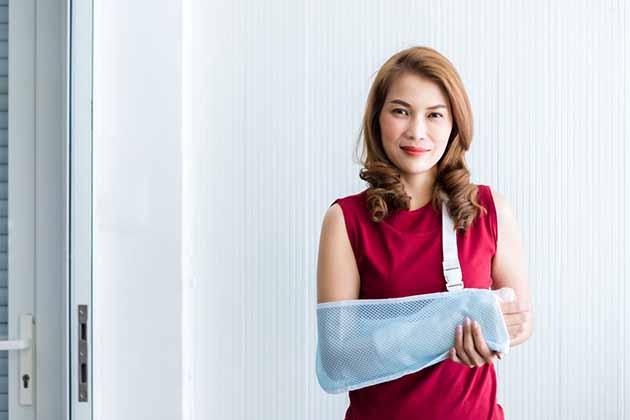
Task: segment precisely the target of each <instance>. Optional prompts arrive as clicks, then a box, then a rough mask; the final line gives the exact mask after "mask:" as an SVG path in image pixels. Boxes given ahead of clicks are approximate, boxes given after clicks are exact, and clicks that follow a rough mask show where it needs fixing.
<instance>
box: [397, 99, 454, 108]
mask: <svg viewBox="0 0 630 420" xmlns="http://www.w3.org/2000/svg"><path fill="white" fill-rule="evenodd" d="M389 103H394V104H400V105H404V106H406V107H408V108H413V107H412V106H411V105H410V104H408V103H407V102H405V101H403V100H402V99H392V100H391V101H389ZM438 108H444V109H447V108H446V105H443V104H437V105H433V106H428V107H427V108H426V109H438Z"/></svg>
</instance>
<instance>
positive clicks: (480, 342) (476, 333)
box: [472, 321, 493, 363]
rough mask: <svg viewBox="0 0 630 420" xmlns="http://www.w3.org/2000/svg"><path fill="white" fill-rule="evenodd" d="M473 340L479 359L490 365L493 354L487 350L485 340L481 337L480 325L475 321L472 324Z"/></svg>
mask: <svg viewBox="0 0 630 420" xmlns="http://www.w3.org/2000/svg"><path fill="white" fill-rule="evenodd" d="M472 331H473V338H474V340H475V348H476V349H477V353H478V354H479V355H480V356H481V358H482V359H483V360H484V361H485V362H486V363H492V360H493V352H492V350H490V349H489V348H488V345H487V344H486V339H485V338H484V337H483V331H482V328H481V325H479V323H478V322H477V321H475V322H474V323H473V329H472Z"/></svg>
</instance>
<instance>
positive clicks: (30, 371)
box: [0, 0, 68, 420]
mask: <svg viewBox="0 0 630 420" xmlns="http://www.w3.org/2000/svg"><path fill="white" fill-rule="evenodd" d="M64 4H65V2H64V1H63V0H48V1H45V2H37V1H35V0H15V1H9V0H0V336H1V337H0V420H4V419H11V420H36V419H42V420H43V419H63V418H66V414H67V401H68V397H67V375H68V349H67V348H66V347H65V343H66V342H67V338H65V337H66V332H65V328H66V326H67V319H68V317H67V312H66V311H65V310H66V309H67V307H68V306H67V299H66V297H67V290H68V289H67V287H66V278H67V277H66V274H65V272H66V270H65V262H66V260H67V251H66V242H67V241H66V240H65V238H66V235H67V223H66V222H65V219H66V217H65V214H66V211H65V209H66V208H67V198H66V194H65V192H66V191H67V188H66V185H67V179H66V178H65V170H64V168H65V165H66V162H67V159H65V158H64V156H65V153H66V148H65V144H66V143H65V140H66V139H65V135H64V131H65V119H66V117H65V116H66V115H67V112H65V110H64V102H65V101H64V88H63V85H64V81H65V79H64V63H65V57H64V56H65V53H64V34H65V33H66V31H65V24H64V21H65V16H64V10H65V9H64Z"/></svg>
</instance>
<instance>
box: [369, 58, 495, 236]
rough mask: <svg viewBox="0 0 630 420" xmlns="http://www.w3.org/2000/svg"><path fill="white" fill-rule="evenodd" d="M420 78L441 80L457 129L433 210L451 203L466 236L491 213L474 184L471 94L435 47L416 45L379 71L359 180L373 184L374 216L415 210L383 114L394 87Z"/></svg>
mask: <svg viewBox="0 0 630 420" xmlns="http://www.w3.org/2000/svg"><path fill="white" fill-rule="evenodd" d="M407 73H409V74H414V75H418V76H421V77H423V78H426V79H429V80H431V81H433V82H435V83H436V84H437V85H438V86H439V87H440V88H441V89H442V92H444V94H445V95H447V96H448V98H449V100H450V103H451V112H452V115H453V129H452V131H451V134H450V136H449V139H448V144H447V146H446V150H445V151H444V155H442V157H441V158H440V160H439V161H438V162H437V163H436V165H437V176H436V181H435V184H434V186H433V191H432V193H431V204H432V206H433V209H435V210H436V211H438V212H441V209H442V203H443V202H444V200H445V199H447V200H448V202H447V209H448V212H449V214H450V216H451V218H452V219H453V221H454V225H455V229H457V230H461V231H463V232H464V233H465V232H466V231H467V230H468V227H469V226H470V225H471V224H472V222H473V221H474V219H475V217H477V215H479V213H480V212H481V211H484V212H487V209H486V208H485V207H483V206H482V205H480V204H479V202H478V200H477V190H478V187H477V185H475V184H471V183H470V172H469V170H468V166H467V165H466V160H465V158H464V154H465V153H466V151H467V150H468V149H469V148H470V144H471V142H472V132H473V118H472V110H471V107H470V102H469V101H468V95H467V94H466V91H465V89H464V85H463V83H462V81H461V79H460V77H459V74H458V73H457V71H456V70H455V67H454V66H453V65H452V64H451V62H450V61H449V60H448V59H447V58H446V57H444V56H443V55H441V54H440V53H438V52H437V51H435V50H434V49H431V48H429V47H423V46H416V47H412V48H408V49H405V50H403V51H400V52H398V53H396V54H395V55H393V56H392V57H390V58H389V59H388V60H387V61H386V62H385V64H383V66H382V67H381V68H380V69H379V71H378V73H377V75H376V78H375V80H374V82H373V83H372V86H371V88H370V92H369V95H368V98H367V104H366V108H365V112H364V115H363V124H362V128H361V131H360V132H359V139H358V144H359V145H362V146H363V151H362V155H361V157H360V158H359V161H360V162H359V163H360V164H362V165H363V168H362V169H361V171H360V174H359V177H360V178H361V179H363V180H364V181H367V182H368V183H369V185H370V186H369V187H368V189H367V193H366V194H367V207H368V210H369V212H370V217H371V218H372V220H373V221H375V222H380V221H381V220H383V219H384V218H385V217H387V215H388V214H390V212H393V211H395V210H397V209H404V210H409V205H410V202H411V197H410V196H408V195H407V193H406V192H405V188H404V185H403V184H402V182H401V180H400V170H399V168H398V167H397V166H396V165H395V164H394V163H392V162H391V161H390V159H389V158H388V157H387V154H386V153H385V151H384V148H383V143H382V138H381V129H380V125H379V114H380V113H381V110H382V108H383V104H384V102H385V98H386V97H387V93H388V91H389V88H390V86H391V85H392V83H393V82H394V81H395V80H396V79H397V78H398V77H400V76H401V75H402V74H407Z"/></svg>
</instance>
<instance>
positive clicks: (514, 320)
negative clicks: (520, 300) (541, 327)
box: [503, 312, 532, 326]
mask: <svg viewBox="0 0 630 420" xmlns="http://www.w3.org/2000/svg"><path fill="white" fill-rule="evenodd" d="M503 319H504V320H505V325H507V326H510V325H515V324H522V323H524V322H528V321H530V320H531V319H532V313H531V312H519V313H517V314H508V315H504V316H503Z"/></svg>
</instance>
